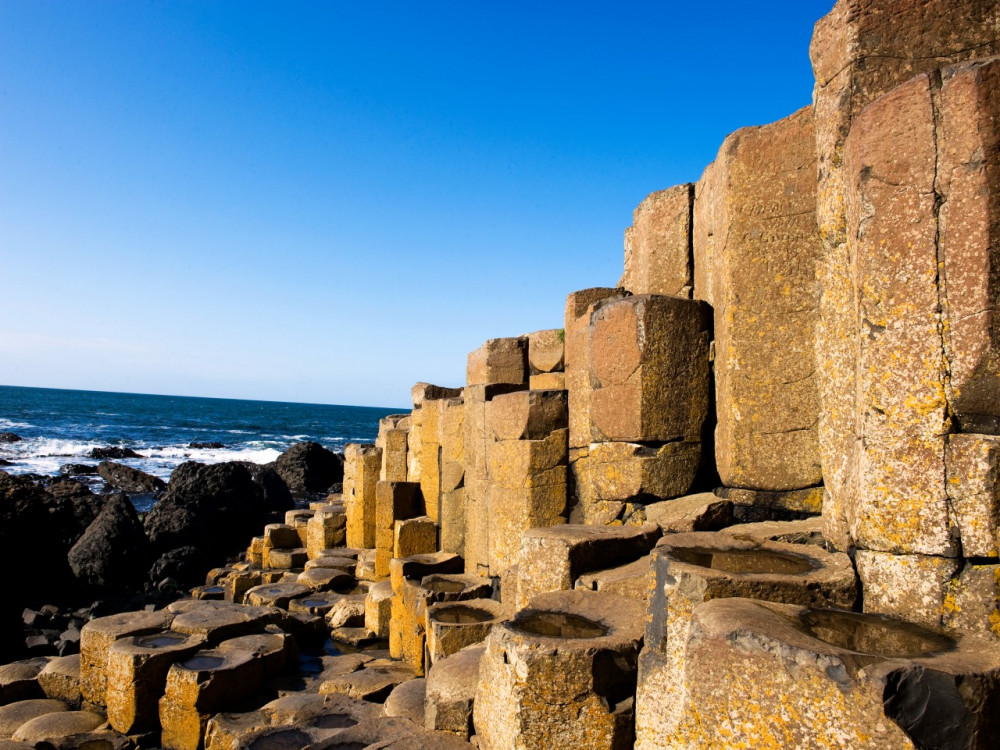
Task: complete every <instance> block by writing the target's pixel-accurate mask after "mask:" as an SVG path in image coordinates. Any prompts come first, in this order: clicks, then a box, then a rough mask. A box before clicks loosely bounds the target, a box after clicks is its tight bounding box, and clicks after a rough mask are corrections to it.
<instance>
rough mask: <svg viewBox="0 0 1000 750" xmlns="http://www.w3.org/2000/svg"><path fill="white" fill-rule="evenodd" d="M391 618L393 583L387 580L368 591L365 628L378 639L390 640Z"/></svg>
mask: <svg viewBox="0 0 1000 750" xmlns="http://www.w3.org/2000/svg"><path fill="white" fill-rule="evenodd" d="M391 617H392V582H391V581H389V580H388V579H386V580H384V581H379V582H378V583H376V584H375V585H373V586H372V587H371V588H370V589H368V595H367V596H366V597H365V627H366V628H368V629H369V630H370V631H372V632H373V633H375V635H376V637H378V638H388V637H389V621H390V619H391Z"/></svg>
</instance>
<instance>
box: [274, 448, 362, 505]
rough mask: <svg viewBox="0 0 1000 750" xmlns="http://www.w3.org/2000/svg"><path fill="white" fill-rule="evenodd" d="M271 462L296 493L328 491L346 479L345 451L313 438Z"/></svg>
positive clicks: (293, 492) (289, 487)
mask: <svg viewBox="0 0 1000 750" xmlns="http://www.w3.org/2000/svg"><path fill="white" fill-rule="evenodd" d="M268 466H269V467H270V468H273V469H274V470H275V471H276V472H278V474H279V475H280V476H281V478H282V479H284V480H285V484H287V485H288V489H289V490H291V492H292V494H293V495H304V494H316V493H326V492H327V491H329V489H330V487H331V486H333V485H334V484H337V483H340V482H343V481H344V454H343V453H334V452H333V451H331V450H327V449H326V448H324V447H323V446H322V445H320V444H319V443H314V442H305V443H296V444H295V445H293V446H292V447H291V448H289V449H288V450H286V451H285V452H284V453H282V454H281V455H280V456H278V458H277V460H276V461H275V462H274V463H273V464H268Z"/></svg>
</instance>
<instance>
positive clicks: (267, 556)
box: [264, 535, 309, 570]
mask: <svg viewBox="0 0 1000 750" xmlns="http://www.w3.org/2000/svg"><path fill="white" fill-rule="evenodd" d="M296 536H297V535H296ZM308 560H309V552H308V550H306V549H305V548H304V547H291V548H289V547H285V548H282V549H277V548H275V549H266V550H265V553H264V567H265V568H269V569H271V570H301V569H302V568H303V567H304V566H305V564H306V562H307V561H308Z"/></svg>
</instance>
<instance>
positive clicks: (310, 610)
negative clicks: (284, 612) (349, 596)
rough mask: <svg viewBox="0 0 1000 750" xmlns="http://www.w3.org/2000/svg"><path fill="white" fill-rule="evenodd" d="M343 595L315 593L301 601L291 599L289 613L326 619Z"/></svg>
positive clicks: (302, 598) (300, 599)
mask: <svg viewBox="0 0 1000 750" xmlns="http://www.w3.org/2000/svg"><path fill="white" fill-rule="evenodd" d="M341 596H343V594H337V593H334V592H324V591H314V592H313V593H311V594H308V595H306V596H303V597H301V598H299V599H291V600H289V602H288V611H289V612H291V613H296V612H298V613H302V614H307V615H315V616H317V617H326V615H327V613H328V612H329V611H330V610H331V609H333V606H334V604H336V603H337V602H338V601H339V600H340V598H341Z"/></svg>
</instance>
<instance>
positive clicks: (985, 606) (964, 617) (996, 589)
mask: <svg viewBox="0 0 1000 750" xmlns="http://www.w3.org/2000/svg"><path fill="white" fill-rule="evenodd" d="M942 624H943V625H944V626H945V627H947V628H954V629H957V630H964V631H966V632H970V633H978V634H980V635H988V636H992V637H993V638H1000V565H997V564H990V565H976V564H974V563H966V564H965V567H964V568H963V569H962V571H961V572H960V573H959V574H958V576H957V577H956V578H953V579H952V580H951V581H950V583H949V585H948V593H947V594H945V597H944V613H943V616H942Z"/></svg>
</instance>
